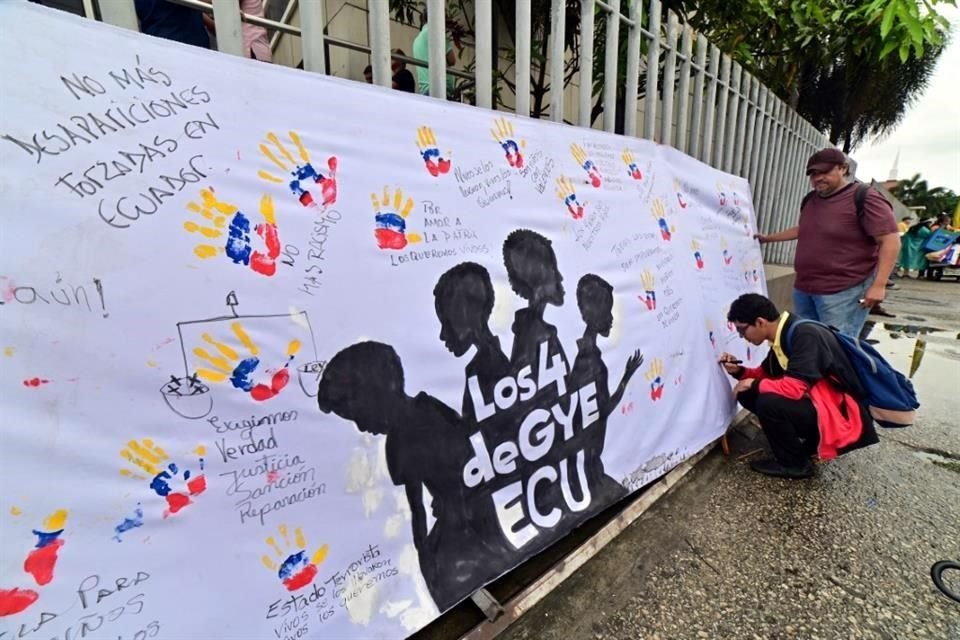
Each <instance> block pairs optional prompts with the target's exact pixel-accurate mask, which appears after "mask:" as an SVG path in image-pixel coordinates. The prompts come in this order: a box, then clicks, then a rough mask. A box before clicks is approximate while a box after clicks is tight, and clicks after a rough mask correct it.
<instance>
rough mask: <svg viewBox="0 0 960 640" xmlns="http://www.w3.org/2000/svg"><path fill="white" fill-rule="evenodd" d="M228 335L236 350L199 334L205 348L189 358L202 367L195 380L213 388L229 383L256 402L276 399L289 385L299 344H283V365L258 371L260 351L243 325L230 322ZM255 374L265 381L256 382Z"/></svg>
mask: <svg viewBox="0 0 960 640" xmlns="http://www.w3.org/2000/svg"><path fill="white" fill-rule="evenodd" d="M230 332H231V333H232V334H233V338H235V339H236V341H237V342H238V343H239V345H240V346H239V347H236V346H234V345H233V344H232V343H231V342H227V341H226V340H221V339H218V338H215V337H214V336H213V335H211V334H210V333H207V332H204V333H203V334H202V336H201V337H202V339H203V341H204V342H205V343H206V346H198V347H194V349H193V355H195V356H196V357H197V359H198V362H200V363H202V364H203V366H201V367H200V368H198V369H197V377H198V378H201V379H202V380H206V381H207V382H210V383H213V384H220V383H223V382H227V381H228V380H229V382H230V384H231V385H232V386H233V388H235V389H238V390H240V391H243V392H244V393H249V394H250V397H251V398H253V399H254V400H256V401H258V402H263V401H264V400H270V399H271V398H274V397H276V396H277V395H278V394H279V393H280V392H281V391H283V389H284V388H285V387H286V386H287V384H289V382H290V363H291V362H292V361H293V359H294V357H296V355H297V353H298V352H299V351H300V347H301V343H300V341H299V340H296V339H294V340H291V341H290V342H289V343H288V344H287V351H286V356H287V361H286V362H284V363H283V364H282V365H280V366H278V367H276V368H275V369H272V370H271V369H261V368H260V365H261V360H260V347H259V346H257V344H256V343H255V342H254V341H253V339H252V338H251V337H250V335H249V334H248V333H247V331H246V330H245V329H244V328H243V323H242V322H240V321H239V320H236V321H234V322H231V323H230ZM241 350H242V351H244V353H243V354H241ZM258 370H259V372H260V375H263V374H266V375H268V376H269V381H266V382H257V381H256V380H255V377H256V375H257V374H258Z"/></svg>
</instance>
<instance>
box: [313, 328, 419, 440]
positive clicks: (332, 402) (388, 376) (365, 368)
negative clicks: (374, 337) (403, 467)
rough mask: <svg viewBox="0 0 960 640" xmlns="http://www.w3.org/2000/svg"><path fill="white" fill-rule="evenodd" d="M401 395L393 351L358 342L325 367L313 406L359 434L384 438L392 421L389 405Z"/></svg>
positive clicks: (399, 368)
mask: <svg viewBox="0 0 960 640" xmlns="http://www.w3.org/2000/svg"><path fill="white" fill-rule="evenodd" d="M403 395H404V391H403V365H402V364H401V363H400V356H398V355H397V352H396V351H394V350H393V347H391V346H389V345H386V344H383V343H380V342H360V343H357V344H354V345H350V346H349V347H347V348H346V349H343V350H341V351H340V352H339V353H337V355H335V356H333V358H332V359H331V360H330V362H329V363H327V366H326V368H325V369H324V370H323V377H322V378H321V379H320V386H319V388H318V390H317V404H318V405H319V407H320V411H323V412H324V413H330V412H333V413H335V414H337V415H338V416H340V417H341V418H343V419H344V420H350V421H352V422H354V423H356V425H357V428H358V429H360V430H361V431H365V432H367V433H378V434H385V433H387V432H389V431H390V428H391V427H392V426H393V424H394V422H395V420H396V415H395V412H394V411H393V410H392V409H391V405H393V404H394V403H396V401H397V400H398V399H399V398H402V397H403Z"/></svg>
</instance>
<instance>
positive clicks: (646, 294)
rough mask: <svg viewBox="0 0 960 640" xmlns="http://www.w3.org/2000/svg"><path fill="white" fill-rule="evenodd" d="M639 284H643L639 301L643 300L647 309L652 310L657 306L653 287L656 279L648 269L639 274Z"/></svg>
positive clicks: (655, 292)
mask: <svg viewBox="0 0 960 640" xmlns="http://www.w3.org/2000/svg"><path fill="white" fill-rule="evenodd" d="M640 284H641V285H643V297H642V298H640V301H641V302H643V304H644V305H645V306H646V307H647V309H649V310H650V311H653V310H654V309H656V308H657V291H656V289H655V285H656V284H657V279H656V277H655V276H654V275H653V274H652V273H650V270H649V269H647V270H645V271H644V272H643V273H642V274H641V275H640Z"/></svg>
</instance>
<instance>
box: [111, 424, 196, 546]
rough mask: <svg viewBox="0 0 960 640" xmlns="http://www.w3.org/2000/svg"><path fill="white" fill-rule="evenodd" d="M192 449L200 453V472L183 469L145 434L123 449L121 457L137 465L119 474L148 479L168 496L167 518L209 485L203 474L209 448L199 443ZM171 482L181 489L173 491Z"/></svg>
mask: <svg viewBox="0 0 960 640" xmlns="http://www.w3.org/2000/svg"><path fill="white" fill-rule="evenodd" d="M193 453H194V454H196V455H197V457H198V463H197V464H198V466H199V467H200V473H199V474H193V473H191V471H190V469H187V468H183V469H181V468H180V467H179V466H178V465H177V463H176V462H173V461H170V456H169V455H168V454H167V452H166V451H164V450H163V448H162V447H160V445H158V444H155V443H154V441H153V440H151V439H150V438H144V439H143V440H140V441H139V442H138V441H137V440H130V441H129V442H128V443H127V446H126V447H124V448H123V449H121V450H120V457H121V458H123V459H124V460H126V461H127V462H128V463H130V464H131V465H132V466H133V467H135V468H133V469H131V468H123V469H120V475H122V476H126V477H128V478H133V479H135V480H140V481H144V482H149V483H150V484H149V485H148V486H149V487H150V489H151V490H152V491H153V492H154V493H155V494H156V495H157V496H159V497H161V498H163V499H164V500H166V502H167V508H166V510H164V512H163V517H164V518H168V517H170V516H172V515H174V514H176V513H178V512H179V511H180V510H181V509H183V508H184V507H186V506H187V505H189V504H192V502H193V501H192V500H191V497H194V496H198V495H200V494H201V493H203V492H204V491H206V489H207V479H206V477H205V476H204V475H203V464H204V463H203V456H204V455H205V454H206V450H205V449H204V448H203V447H202V446H200V447H197V448H196V449H195V450H194V452H193ZM138 470H139V471H138ZM141 472H142V473H141ZM143 474H146V475H143ZM171 483H173V484H175V485H176V486H177V487H179V490H177V491H174V490H173V487H171V486H170V485H171ZM141 517H142V516H141ZM119 526H120V525H118V527H119ZM131 528H133V527H128V528H127V529H126V530H129V529H131ZM115 531H116V529H115ZM120 533H122V532H120V531H117V534H118V535H119V534H120Z"/></svg>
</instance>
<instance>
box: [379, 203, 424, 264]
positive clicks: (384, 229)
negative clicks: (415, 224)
mask: <svg viewBox="0 0 960 640" xmlns="http://www.w3.org/2000/svg"><path fill="white" fill-rule="evenodd" d="M370 201H371V202H372V203H373V211H374V214H375V216H374V221H375V224H376V227H375V229H374V232H373V233H374V236H375V237H376V239H377V246H378V247H380V248H381V249H394V250H397V251H399V250H400V249H403V248H404V247H406V246H407V244H408V243H409V244H417V243H418V242H421V241H422V240H423V238H421V237H420V234H418V233H413V232H410V231H407V217H408V216H409V215H410V212H411V211H413V198H407V199H406V201H404V199H403V191H401V190H400V189H397V190H396V191H395V192H394V193H393V196H391V195H390V187H384V188H383V199H382V200H381V199H378V198H377V194H375V193H371V194H370Z"/></svg>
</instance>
